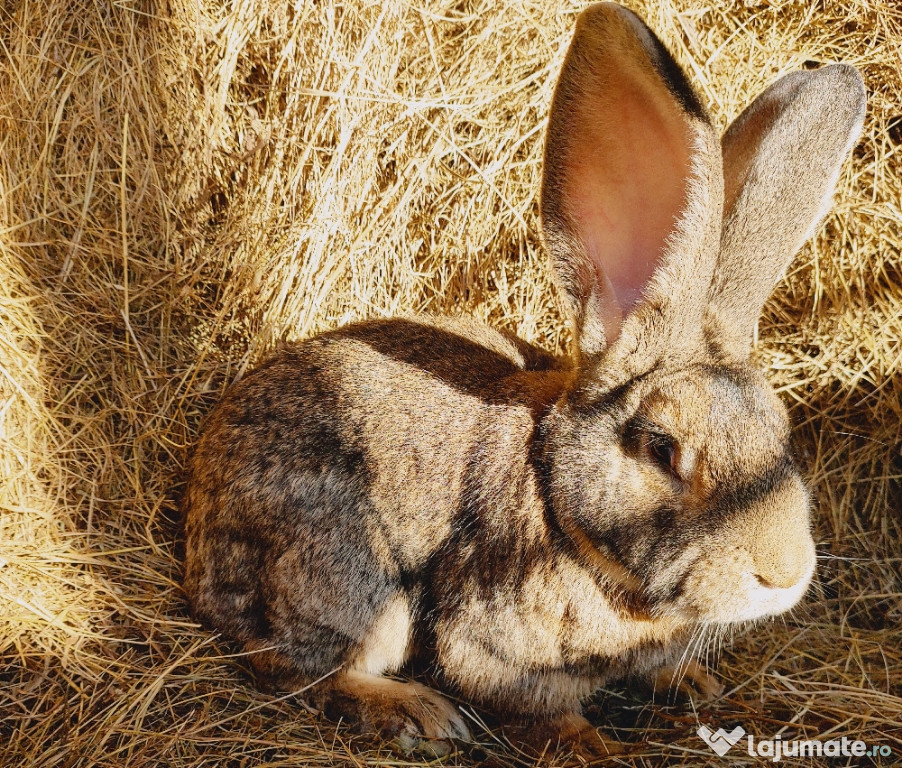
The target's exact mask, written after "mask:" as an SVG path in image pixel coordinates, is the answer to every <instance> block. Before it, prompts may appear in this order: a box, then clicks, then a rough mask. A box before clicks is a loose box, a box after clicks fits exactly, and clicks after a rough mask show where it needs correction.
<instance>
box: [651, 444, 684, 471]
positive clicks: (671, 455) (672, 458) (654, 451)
mask: <svg viewBox="0 0 902 768" xmlns="http://www.w3.org/2000/svg"><path fill="white" fill-rule="evenodd" d="M648 452H649V453H650V454H651V456H652V458H653V459H654V460H655V461H656V462H657V463H658V464H659V465H660V466H661V468H662V469H663V470H664V471H665V472H668V473H669V474H671V475H673V476H674V477H677V478H678V477H679V472H678V471H677V447H676V441H675V440H674V439H673V438H672V437H670V436H668V435H652V436H651V439H650V440H649V442H648Z"/></svg>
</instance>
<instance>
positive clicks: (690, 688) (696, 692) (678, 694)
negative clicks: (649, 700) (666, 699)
mask: <svg viewBox="0 0 902 768" xmlns="http://www.w3.org/2000/svg"><path fill="white" fill-rule="evenodd" d="M650 683H651V686H652V692H653V693H655V694H661V693H663V694H664V695H669V696H671V697H673V698H675V699H691V700H692V701H712V700H713V699H716V698H717V697H718V696H720V695H721V694H723V690H724V688H723V685H722V684H721V682H720V681H719V680H718V679H717V678H716V677H715V676H714V675H712V674H711V673H710V672H709V671H708V670H707V669H706V668H705V667H704V666H703V665H701V664H699V663H698V662H697V661H695V660H694V659H693V660H692V661H690V662H689V663H687V664H686V665H685V666H680V667H678V666H670V665H668V666H664V667H659V668H658V669H656V670H655V671H654V672H653V673H652V676H651V680H650Z"/></svg>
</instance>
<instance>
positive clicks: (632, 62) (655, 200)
mask: <svg viewBox="0 0 902 768" xmlns="http://www.w3.org/2000/svg"><path fill="white" fill-rule="evenodd" d="M722 199H723V183H722V176H721V160H720V146H719V142H718V139H717V136H716V134H715V132H714V130H713V129H712V127H711V124H710V121H709V119H708V116H707V113H706V111H705V109H704V107H703V106H702V105H701V103H700V102H699V99H698V97H697V96H696V94H695V92H694V91H693V89H692V87H691V86H690V85H689V83H688V82H687V80H686V78H685V76H684V74H683V73H682V71H681V70H680V68H679V66H678V65H677V64H676V62H675V61H674V60H673V58H672V57H671V55H670V54H669V53H668V51H667V49H666V48H664V46H663V45H662V44H661V42H660V41H659V40H658V39H657V38H656V37H655V35H654V33H653V32H652V31H651V30H650V29H648V27H646V26H645V24H644V23H643V22H642V21H641V19H639V17H638V16H636V15H635V14H634V13H632V12H631V11H628V10H626V9H625V8H622V7H620V6H618V5H615V4H613V3H598V4H596V5H592V6H590V7H589V8H587V9H586V10H585V11H583V12H582V13H581V14H580V16H579V18H578V20H577V23H576V30H575V32H574V35H573V40H572V42H571V44H570V48H569V50H568V51H567V56H566V59H565V61H564V65H563V69H562V71H561V75H560V79H559V81H558V84H557V88H556V90H555V92H554V99H553V101H552V105H551V113H550V116H549V120H548V133H547V138H546V145H545V166H544V176H543V179H542V199H541V208H542V226H543V234H544V238H545V243H546V246H547V249H548V251H549V253H550V255H551V258H552V260H553V264H554V268H555V272H556V276H557V278H558V280H559V283H560V285H561V286H562V288H563V292H564V295H565V297H566V298H567V299H568V301H569V304H570V307H569V309H570V310H571V313H572V315H573V318H574V320H575V336H576V340H577V344H578V352H579V355H580V356H581V357H582V358H586V357H592V356H595V355H597V354H598V353H600V352H602V351H603V350H605V348H606V347H607V346H608V345H610V344H611V342H613V341H614V340H615V339H616V338H617V337H618V336H620V335H621V334H623V335H628V336H630V337H631V338H632V339H633V341H626V340H624V344H625V345H627V346H631V347H632V348H633V349H635V348H636V344H635V343H634V342H638V343H639V345H640V346H643V347H648V346H649V342H654V343H653V344H652V345H651V346H654V347H655V348H656V349H660V347H661V345H666V344H668V343H670V342H672V341H673V336H674V335H677V336H679V335H680V333H681V332H682V330H685V329H687V328H690V327H694V328H695V329H698V328H700V326H701V316H702V315H703V312H704V308H705V305H706V298H707V294H708V290H709V287H710V279H711V273H712V271H713V267H714V261H715V260H716V251H717V248H718V246H719V242H720V224H721V220H722ZM627 323H628V324H630V327H629V328H627V326H626V325H625V324H627ZM650 325H651V326H653V327H649V326H650ZM627 330H629V333H627ZM637 336H640V337H642V338H637ZM667 337H669V338H670V342H669V341H668V338H667Z"/></svg>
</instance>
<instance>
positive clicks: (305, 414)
mask: <svg viewBox="0 0 902 768" xmlns="http://www.w3.org/2000/svg"><path fill="white" fill-rule="evenodd" d="M557 367H558V361H557V360H556V358H554V357H552V356H551V355H549V354H547V353H545V352H543V351H542V350H540V349H538V348H536V347H533V346H531V345H528V344H526V343H525V342H523V341H521V340H519V339H516V338H515V337H513V336H508V335H505V334H502V333H500V332H498V331H495V330H493V329H491V328H489V327H488V326H485V325H483V324H481V323H478V322H476V321H473V320H464V319H461V320H449V319H430V320H428V321H427V320H390V321H377V322H369V323H362V324H359V325H355V326H349V327H346V328H343V329H341V330H339V331H336V332H332V333H327V334H324V335H322V336H318V337H315V338H313V339H310V340H307V341H305V342H301V343H299V344H296V345H291V346H288V347H285V348H284V349H282V350H281V351H280V352H278V353H277V354H276V355H274V356H273V357H272V358H271V359H270V360H268V361H267V362H265V363H264V364H263V365H261V366H260V367H258V368H257V369H255V370H254V371H253V372H251V373H250V374H248V375H247V376H246V377H245V378H244V379H242V380H241V381H240V382H238V383H237V384H236V385H234V386H233V387H232V388H231V389H230V391H229V392H228V393H227V394H226V396H225V397H224V398H223V400H222V402H221V403H220V404H219V405H218V406H217V407H216V408H215V410H214V411H213V412H212V413H211V415H210V417H209V418H208V420H207V423H206V424H205V426H204V430H203V434H202V435H201V438H200V440H199V443H198V446H197V449H196V452H195V455H194V457H193V460H192V462H191V465H190V468H189V478H188V486H187V490H186V493H185V498H184V513H185V532H186V575H185V587H186V590H187V592H188V594H189V597H190V598H191V601H192V603H193V606H194V609H195V613H196V615H197V616H198V618H200V619H201V620H202V621H203V622H204V623H205V624H208V625H210V626H213V627H215V628H217V629H219V630H221V631H223V632H224V633H225V634H227V635H228V636H231V637H233V638H235V639H238V640H241V641H244V642H248V641H263V642H267V643H274V644H278V645H280V646H282V647H291V648H292V649H294V650H295V652H296V655H297V658H298V659H301V658H303V659H304V660H305V665H306V666H307V667H308V673H309V674H310V675H316V674H322V672H323V671H327V670H328V669H330V668H332V667H334V666H336V665H338V664H340V663H342V662H344V661H346V658H347V655H348V653H350V652H352V649H353V648H354V647H355V645H359V644H360V642H361V641H362V633H363V632H364V631H369V632H372V631H373V624H374V616H376V615H382V614H386V612H387V613H388V614H389V615H393V614H392V610H387V607H390V606H391V605H392V604H393V601H394V602H397V601H399V600H400V601H401V603H403V607H399V608H398V609H397V610H395V611H394V613H395V614H398V616H401V617H402V618H400V619H398V621H401V622H402V623H403V622H404V621H408V622H410V621H412V620H413V619H412V618H411V616H410V610H411V603H412V601H413V602H415V601H416V593H417V581H418V574H419V573H420V571H421V570H422V569H423V568H424V567H425V566H426V565H427V564H428V563H429V562H430V558H432V557H433V555H434V554H435V553H436V551H437V550H438V549H439V548H440V547H441V546H442V545H443V543H444V542H445V541H446V539H447V537H448V536H449V533H450V531H451V528H452V525H453V522H454V519H455V516H456V515H457V514H458V513H459V508H460V505H461V499H462V498H463V497H466V496H467V495H471V494H472V493H473V490H472V489H469V488H468V487H467V485H468V483H472V481H473V479H472V477H471V476H470V471H471V470H472V465H473V455H474V454H478V453H479V452H480V451H481V450H483V449H484V444H485V434H486V430H487V428H488V429H489V430H490V431H491V432H492V433H493V438H492V439H493V441H495V440H496V439H500V441H501V443H502V444H504V443H511V450H520V449H521V448H522V443H523V441H524V439H527V438H526V437H525V436H524V433H526V432H528V431H529V430H530V429H531V428H532V423H533V422H532V419H533V410H534V409H535V408H537V407H538V406H537V405H536V400H537V398H538V399H543V398H542V394H543V387H542V386H538V387H537V386H536V382H537V381H543V382H546V386H545V390H546V392H545V398H544V399H547V398H548V397H553V395H554V392H551V391H547V390H556V389H559V387H560V386H561V384H560V382H561V380H562V377H564V376H565V375H566V374H565V373H563V372H561V373H554V371H555V370H556V369H557ZM547 372H552V373H551V375H550V376H549V375H548V373H547ZM524 377H525V378H526V379H528V381H527V382H525V384H528V386H525V385H523V386H522V390H521V383H520V379H521V378H524ZM518 392H522V394H521V395H518ZM518 397H519V400H518ZM488 425H491V426H488ZM508 431H513V432H515V433H519V436H515V437H513V438H512V439H511V440H508V439H507V438H505V434H506V433H507V432H508ZM496 433H497V434H496ZM358 633H360V635H361V636H358Z"/></svg>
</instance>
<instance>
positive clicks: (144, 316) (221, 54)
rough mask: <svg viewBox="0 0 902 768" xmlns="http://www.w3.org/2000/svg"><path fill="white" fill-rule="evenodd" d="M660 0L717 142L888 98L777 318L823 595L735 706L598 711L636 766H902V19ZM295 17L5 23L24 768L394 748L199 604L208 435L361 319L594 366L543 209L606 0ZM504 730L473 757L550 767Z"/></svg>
mask: <svg viewBox="0 0 902 768" xmlns="http://www.w3.org/2000/svg"><path fill="white" fill-rule="evenodd" d="M632 5H633V6H634V7H635V8H636V10H638V11H639V12H640V13H642V14H643V15H644V16H645V17H646V19H647V20H648V22H649V23H650V25H651V26H652V27H653V28H655V29H656V30H658V31H659V32H660V34H661V36H662V38H663V39H664V40H665V41H666V43H667V44H668V45H669V46H670V47H671V48H672V49H673V50H674V52H675V55H676V56H677V57H678V59H679V60H680V61H681V62H682V64H683V65H684V66H685V67H686V68H687V71H688V72H689V73H690V75H691V77H692V78H693V80H694V81H695V82H696V83H697V84H698V85H699V87H700V90H701V92H702V94H703V96H704V98H705V99H706V100H707V102H708V103H709V104H710V106H711V109H712V112H713V114H714V115H715V117H716V120H717V121H718V123H719V124H720V125H721V126H724V125H725V124H726V122H727V121H728V120H729V119H731V118H732V117H734V116H735V115H736V114H737V113H738V112H739V111H740V109H741V108H742V107H743V106H744V105H745V104H746V103H747V102H748V101H749V100H750V98H751V97H752V96H753V95H755V94H756V93H757V92H758V91H759V90H761V89H762V88H763V87H764V86H765V85H767V84H768V83H769V82H771V81H772V80H773V79H774V78H775V77H777V76H778V75H779V74H781V73H784V72H788V71H790V70H795V69H799V68H801V67H809V66H815V65H817V64H819V63H822V62H830V61H847V62H850V63H852V64H855V65H857V66H858V67H860V69H861V71H862V72H863V74H864V76H865V79H866V81H867V85H868V89H869V93H870V103H869V114H868V119H867V123H866V125H865V130H864V135H863V138H862V140H861V142H860V144H859V145H858V147H857V148H856V150H855V152H854V157H853V159H852V160H851V162H850V163H849V164H848V165H847V167H846V169H845V172H844V173H843V175H842V178H841V181H840V184H839V192H838V195H837V204H836V207H835V209H834V211H833V213H832V214H831V215H830V216H829V218H828V219H827V220H826V222H825V224H824V226H823V227H822V228H821V229H820V231H819V233H818V234H817V236H816V237H815V238H814V240H813V241H812V242H811V243H810V244H809V245H808V246H806V248H805V249H804V251H803V253H802V254H801V255H800V256H799V257H798V258H797V260H796V261H795V262H794V264H793V266H792V267H791V269H790V272H789V274H788V275H787V277H786V279H785V280H784V281H783V282H782V283H781V284H780V286H779V288H778V290H777V292H776V294H775V295H774V297H773V298H772V299H771V301H770V303H769V304H768V306H767V310H766V313H765V316H764V318H763V320H762V321H761V323H760V329H759V342H758V351H759V354H760V357H761V359H762V361H763V362H764V364H765V365H766V366H767V367H768V368H769V370H770V375H771V378H772V380H773V381H774V382H775V383H776V384H777V385H778V386H779V387H780V389H781V391H782V393H783V396H784V397H785V398H786V400H787V401H788V402H789V403H790V404H791V406H792V410H793V415H794V418H795V421H796V423H797V425H798V429H797V442H798V448H799V453H800V455H801V457H802V459H803V461H804V463H805V465H806V466H807V467H809V468H810V473H811V478H812V481H813V483H814V487H815V489H816V493H817V515H816V524H817V539H818V541H819V547H820V551H821V553H822V559H821V568H820V583H819V585H818V587H817V588H816V590H815V595H814V597H813V598H811V599H809V600H808V602H807V604H806V606H805V607H803V608H801V609H798V610H796V612H795V613H794V614H793V615H792V616H791V617H788V618H786V619H785V620H777V621H775V622H773V623H765V624H764V625H762V626H760V627H757V628H756V629H755V630H753V631H752V632H751V633H749V634H746V635H742V636H738V637H737V638H736V639H735V641H734V643H733V644H732V645H731V646H729V647H727V648H726V649H725V650H724V654H723V656H722V658H721V661H720V664H719V671H720V674H721V676H722V677H723V678H724V679H725V680H726V681H727V683H728V687H729V688H732V691H731V693H730V694H729V695H728V696H727V697H726V698H725V699H723V700H721V701H720V702H717V703H716V704H714V705H712V706H711V707H708V708H703V709H701V710H698V711H696V710H694V709H693V708H692V707H691V706H688V705H681V706H665V705H662V704H661V703H658V704H656V705H653V706H652V705H649V704H648V703H647V702H643V701H642V700H641V699H639V698H633V697H631V695H630V694H629V692H628V691H623V690H621V691H619V692H618V691H614V692H609V693H607V694H605V695H604V696H603V700H602V701H601V703H600V704H599V709H598V710H597V711H595V710H593V713H594V714H593V716H597V718H598V721H599V722H602V723H603V722H606V721H607V722H613V723H615V724H616V725H617V726H618V730H617V733H618V735H619V736H620V737H621V738H624V739H627V740H631V741H635V742H637V743H638V744H639V747H638V752H637V754H636V756H634V757H631V758H630V760H631V761H633V762H634V763H635V764H646V763H647V764H652V763H654V764H660V762H661V760H662V755H663V756H664V760H665V761H666V762H667V763H668V764H687V765H688V764H692V765H699V764H707V763H706V761H707V762H708V763H710V764H711V765H715V764H719V762H720V760H719V758H716V757H715V756H714V755H713V753H711V752H709V751H707V748H706V747H705V746H704V745H703V744H702V743H701V741H700V740H699V739H698V738H697V737H696V736H695V733H694V732H695V728H696V727H697V724H698V720H697V716H698V717H701V719H702V721H704V722H709V723H713V724H715V725H717V724H724V725H732V724H735V723H741V724H742V725H743V726H744V727H745V728H746V729H747V730H749V731H750V732H752V733H755V734H757V735H759V736H761V737H765V738H768V737H770V736H771V735H772V734H773V733H775V732H777V731H779V730H780V729H785V731H784V736H785V737H786V738H790V737H791V736H792V735H793V734H796V733H801V734H804V736H805V737H806V738H814V737H818V736H821V737H823V738H829V735H843V734H847V735H850V736H856V737H858V738H862V739H864V740H866V741H869V742H871V743H878V744H884V745H890V746H891V747H892V749H893V751H894V754H895V756H896V758H899V757H900V756H902V734H900V726H899V723H900V721H902V648H900V634H899V629H898V627H899V624H900V622H902V581H900V575H899V574H900V568H902V551H900V545H899V541H900V538H902V520H900V506H902V498H900V496H902V493H900V475H902V459H900V441H902V433H900V424H902V402H900V398H902V342H900V339H902V257H900V253H899V251H900V245H902V106H900V105H902V69H900V67H902V11H900V7H899V6H898V5H897V4H896V0H821V2H816V3H809V2H801V1H800V0H799V1H793V0H745V2H738V3H733V2H722V1H720V0H657V1H656V2H647V3H644V2H640V1H638V0H637V1H636V2H633V3H632ZM291 6H292V3H291V2H288V1H286V0H282V1H281V2H275V0H240V1H239V2H234V3H227V2H225V0H120V1H119V2H112V1H111V0H43V1H42V2H34V1H33V0H5V2H4V3H3V4H2V7H0V764H3V765H40V766H45V765H46V766H50V765H54V766H55V765H60V766H63V765H65V766H75V765H80V766H103V765H110V766H120V765H130V766H154V765H200V764H207V765H209V764H215V763H217V762H220V761H225V760H226V759H227V758H228V760H229V762H228V764H229V765H251V764H257V763H262V764H266V765H286V764H292V765H333V764H345V763H348V764H354V765H360V764H369V765H373V764H385V762H386V761H392V760H398V758H396V757H393V756H392V754H391V752H390V751H389V750H388V748H387V746H386V745H383V744H379V743H377V742H375V741H373V740H360V739H353V738H352V737H351V735H350V734H349V733H348V731H347V730H346V729H342V728H339V729H338V730H337V731H336V729H335V728H333V727H332V726H331V725H329V724H328V723H325V722H323V721H322V720H319V719H317V718H316V717H315V716H313V715H311V714H310V713H308V712H306V711H305V710H304V709H303V708H302V706H301V704H300V703H299V701H298V697H296V696H295V697H286V698H284V699H282V700H273V699H272V698H271V697H269V696H265V695H262V694H260V693H259V692H257V691H256V690H255V689H254V688H253V686H252V685H251V683H250V681H249V679H248V677H247V675H246V670H245V666H244V664H243V663H242V660H241V659H240V658H235V657H234V656H230V655H229V654H230V652H232V651H233V650H234V649H232V648H230V647H229V646H228V645H226V644H223V643H221V642H218V641H217V640H216V638H214V637H212V636H211V635H210V634H208V633H206V632H203V631H201V630H200V629H199V628H198V627H197V626H196V625H195V624H194V623H193V622H192V620H191V617H190V616H189V615H188V614H187V612H186V609H185V603H184V599H183V596H182V594H181V592H180V589H179V582H180V561H179V544H178V541H179V524H178V513H177V499H178V495H179V490H180V482H181V476H182V475H181V473H182V467H183V466H184V462H185V457H186V454H187V452H188V450H189V449H190V446H191V443H192V441H193V439H194V437H195V434H196V431H197V426H198V422H199V420H200V418H201V416H202V415H203V414H204V413H205V412H206V411H207V410H208V409H209V408H210V406H211V404H212V403H213V402H214V401H215V400H216V398H217V397H218V396H219V394H220V393H221V391H222V389H223V387H224V386H225V385H226V384H227V383H228V382H229V381H230V380H232V379H234V378H235V377H236V376H239V375H240V374H241V373H242V371H244V370H245V369H246V368H247V366H248V365H251V364H253V363H254V362H255V361H257V360H258V359H259V358H260V357H261V356H262V355H264V354H265V353H266V351H267V349H268V348H270V347H271V345H272V344H274V343H275V342H276V341H277V340H279V339H281V338H296V337H300V336H305V335H308V334H311V333H313V332H315V331H317V330H321V329H325V328H329V327H333V326H336V325H338V324H340V323H343V322H346V321H348V320H352V319H355V318H359V317H364V316H381V315H389V314H394V313H400V312H407V311H414V310H415V311H419V310H429V311H438V312H458V311H465V312H469V313H473V314H476V315H478V316H480V317H483V318H487V319H489V320H491V321H492V322H494V323H497V324H498V325H500V326H504V327H507V328H510V329H512V330H514V331H516V332H518V333H520V334H522V335H524V336H525V337H526V338H528V339H531V340H534V341H537V342H539V343H541V344H544V345H545V346H547V347H550V348H557V349H560V348H562V346H563V345H565V344H566V329H565V327H564V324H563V321H562V318H561V316H560V313H559V311H558V309H557V308H556V299H555V294H554V291H553V289H552V287H551V284H550V279H549V272H548V264H547V260H546V259H545V257H544V256H543V254H542V251H541V249H540V247H539V243H538V237H537V230H538V225H537V199H536V193H537V188H538V181H539V176H540V165H541V164H540V160H541V150H542V132H543V121H544V119H545V116H546V112H547V108H548V103H549V99H550V96H551V91H552V86H553V81H554V78H555V76H556V73H557V70H558V67H559V65H560V62H561V59H562V56H563V52H564V48H565V46H566V43H567V41H568V39H569V34H570V31H571V29H572V23H573V20H574V17H575V14H576V12H577V10H578V8H579V5H578V4H576V3H568V2H557V0H555V1H554V2H547V1H546V0H526V1H525V2H516V3H501V2H498V3H495V2H488V1H487V0H472V2H471V1H470V0H466V1H464V2H458V1H457V0H455V1H454V2H442V1H441V0H438V1H437V2H432V1H431V0H427V1H426V2H424V3H405V2H395V1H394V0H371V1H361V2H348V3H338V2H332V1H331V0H323V2H315V1H314V0H308V1H307V2H304V0H298V2H297V3H295V4H294V7H291ZM602 709H603V710H604V714H602V713H601V711H602ZM477 715H479V713H477ZM479 716H482V715H479ZM609 727H610V726H609ZM476 730H477V732H478V734H479V738H480V739H481V741H482V742H483V744H482V746H481V747H478V748H471V749H470V750H469V751H466V750H465V751H464V752H462V753H459V754H458V755H456V756H454V757H452V758H449V759H448V760H447V761H446V762H449V763H452V764H456V763H459V764H463V765H472V764H475V763H477V762H480V761H483V762H487V763H491V764H494V765H514V764H524V762H527V761H524V759H523V758H522V757H520V756H518V754H517V752H516V751H515V750H514V749H512V748H511V747H509V746H507V745H505V744H503V743H501V742H499V741H498V740H497V733H496V730H494V729H492V728H491V726H489V730H486V731H480V730H479V729H476ZM352 741H353V744H352ZM418 759H420V758H417V757H415V756H414V757H411V758H409V760H410V761H411V762H413V763H416V762H417V760H418ZM549 759H550V758H549ZM559 759H561V758H559ZM788 762H789V761H788ZM827 762H831V761H827ZM884 762H888V761H884ZM403 763H404V760H400V761H399V763H392V764H403Z"/></svg>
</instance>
